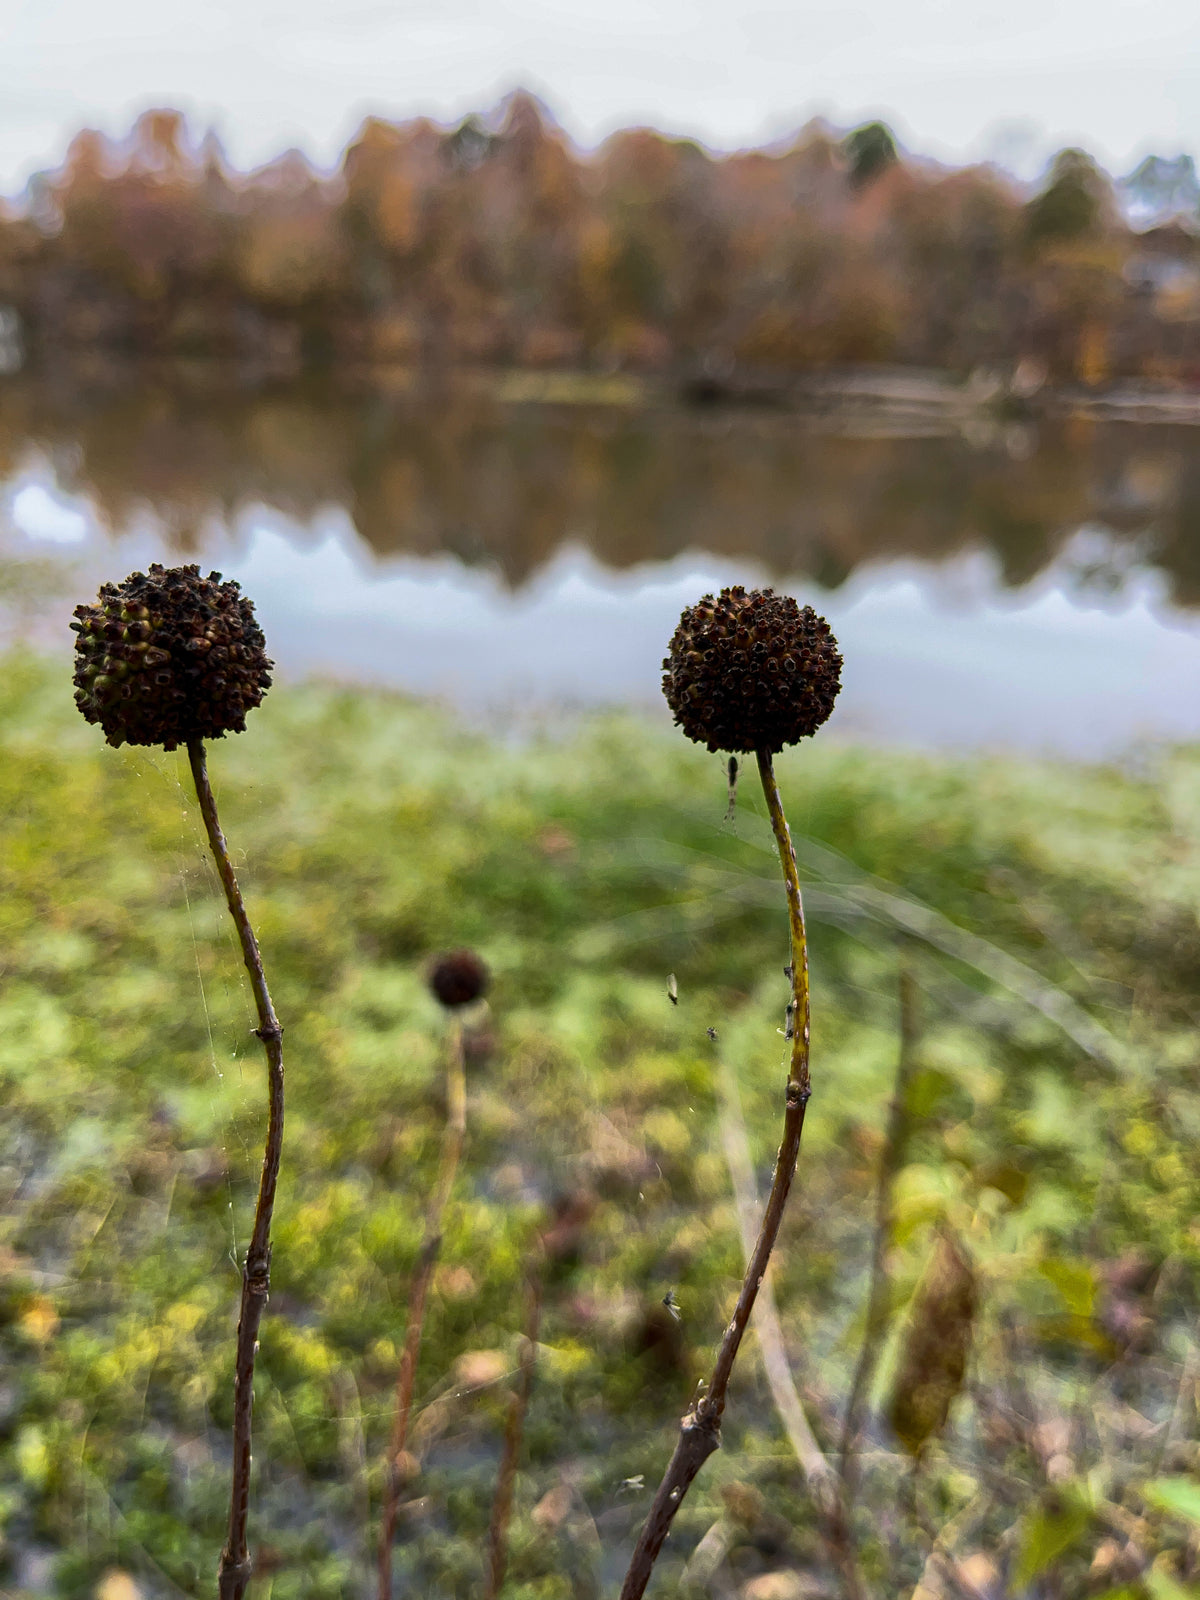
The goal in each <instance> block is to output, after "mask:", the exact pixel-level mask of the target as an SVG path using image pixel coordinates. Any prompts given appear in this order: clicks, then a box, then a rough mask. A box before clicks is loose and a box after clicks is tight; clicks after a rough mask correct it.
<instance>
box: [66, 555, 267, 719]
mask: <svg viewBox="0 0 1200 1600" xmlns="http://www.w3.org/2000/svg"><path fill="white" fill-rule="evenodd" d="M75 617H76V621H74V622H73V623H72V624H71V626H72V628H74V630H75V633H76V639H75V702H76V704H77V705H78V707H79V709H80V711H81V712H82V713H83V715H84V716H85V717H86V718H87V720H88V721H89V722H97V723H99V724H100V726H101V728H103V730H104V736H105V738H106V739H107V740H108V742H109V744H112V745H122V744H151V745H153V744H160V745H162V747H163V748H164V749H165V750H174V749H175V748H176V746H177V745H181V744H186V743H187V742H188V741H189V740H191V739H219V738H221V736H222V735H223V734H226V733H240V732H241V731H242V730H243V728H245V726H246V713H247V711H252V710H253V709H254V707H255V706H257V705H259V704H260V703H261V702H262V698H263V695H264V694H266V692H267V690H268V689H269V688H270V686H271V675H270V669H271V666H272V665H273V663H272V662H270V661H268V659H267V654H266V640H265V639H264V638H263V632H262V629H261V628H260V627H259V625H258V623H257V622H256V621H255V618H254V607H253V605H252V604H251V603H250V601H249V600H247V599H246V597H245V596H244V595H243V594H242V591H241V588H240V586H239V585H238V584H237V583H235V582H234V581H233V580H232V579H230V580H229V581H228V582H222V581H221V574H220V573H219V572H210V573H209V575H208V577H207V578H202V577H201V576H200V568H199V567H196V566H190V567H163V566H160V565H159V564H158V563H157V562H155V564H154V565H153V566H152V567H151V568H150V570H149V572H133V573H131V574H130V575H129V577H128V578H126V579H125V581H124V583H106V584H104V585H103V587H102V588H101V590H100V594H99V596H98V598H97V600H96V602H95V604H94V605H89V606H76V607H75Z"/></svg>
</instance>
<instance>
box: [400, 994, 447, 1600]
mask: <svg viewBox="0 0 1200 1600" xmlns="http://www.w3.org/2000/svg"><path fill="white" fill-rule="evenodd" d="M466 1131H467V1085H466V1072H465V1065H464V1041H463V1029H462V1023H461V1022H458V1021H457V1020H455V1021H454V1022H453V1023H452V1024H451V1027H450V1039H449V1054H448V1059H447V1062H446V1126H445V1129H444V1130H443V1133H442V1155H441V1161H440V1162H439V1164H438V1175H437V1179H436V1181H435V1183H434V1186H433V1193H432V1194H431V1195H430V1197H429V1208H428V1210H427V1211H426V1213H425V1237H424V1238H423V1240H422V1241H421V1253H420V1255H419V1257H418V1258H417V1270H416V1272H415V1274H414V1275H413V1281H412V1288H411V1289H410V1291H409V1296H408V1327H407V1329H406V1330H405V1334H404V1351H403V1353H402V1355H401V1357H400V1370H399V1372H398V1373H397V1374H396V1411H395V1415H394V1417H393V1419H392V1437H391V1441H390V1443H389V1445H388V1460H387V1479H386V1488H385V1490H384V1500H383V1515H382V1517H381V1520H380V1528H379V1557H378V1570H379V1600H391V1593H392V1545H393V1543H394V1541H395V1537H396V1518H397V1516H398V1514H399V1510H400V1492H401V1490H402V1489H403V1487H404V1472H403V1455H404V1447H405V1445H406V1444H407V1443H408V1425H409V1422H410V1420H411V1418H412V1405H413V1391H414V1389H415V1387H416V1381H417V1362H418V1360H419V1359H420V1355H421V1335H422V1333H423V1331H424V1328H425V1302H426V1300H427V1299H428V1297H429V1285H430V1283H431V1282H432V1280H433V1269H434V1267H435V1266H436V1265H437V1258H438V1254H439V1252H440V1250H441V1247H442V1213H443V1212H444V1211H445V1209H446V1202H447V1201H448V1200H449V1198H450V1191H451V1190H452V1189H453V1187H454V1177H455V1174H456V1173H457V1171H458V1162H459V1157H460V1156H461V1155H462V1147H463V1140H464V1138H465V1136H466Z"/></svg>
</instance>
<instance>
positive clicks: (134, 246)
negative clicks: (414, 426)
mask: <svg viewBox="0 0 1200 1600" xmlns="http://www.w3.org/2000/svg"><path fill="white" fill-rule="evenodd" d="M1198 203H1200V194H1198V192H1197V185H1196V178H1195V171H1194V168H1193V167H1192V165H1191V163H1190V161H1189V160H1188V159H1187V158H1184V157H1181V158H1180V159H1179V160H1178V161H1167V160H1163V159H1161V158H1157V157H1151V158H1148V159H1147V161H1145V162H1143V163H1142V165H1141V166H1140V167H1139V168H1138V169H1137V171H1136V172H1134V173H1132V174H1130V176H1129V177H1128V178H1127V179H1125V180H1123V184H1122V186H1121V187H1120V189H1118V187H1116V186H1114V185H1113V183H1112V182H1111V180H1110V179H1109V178H1108V176H1107V175H1106V174H1105V173H1103V172H1102V171H1101V170H1100V169H1099V168H1098V167H1097V165H1096V164H1095V163H1094V162H1093V161H1092V160H1091V159H1090V157H1088V156H1087V155H1086V154H1085V153H1084V152H1082V151H1079V150H1065V151H1062V152H1061V153H1060V154H1059V155H1058V156H1057V157H1056V158H1055V160H1054V162H1053V163H1052V165H1051V167H1050V169H1049V171H1048V173H1047V175H1046V177H1045V180H1044V182H1043V183H1042V185H1041V187H1040V188H1039V189H1038V190H1037V192H1035V193H1033V194H1032V195H1030V194H1028V193H1027V192H1025V191H1024V190H1022V188H1021V187H1020V186H1019V185H1018V184H1017V183H1016V182H1015V180H1012V179H1010V178H1009V177H1007V176H1006V175H1005V174H1003V173H1002V172H1000V171H999V170H997V169H996V168H994V167H988V166H977V167H969V168H965V169H961V170H947V169H945V168H942V167H939V166H936V165H935V164H933V163H930V162H925V161H922V160H919V159H916V158H912V157H908V156H906V155H904V154H903V153H902V152H901V151H900V150H899V149H898V148H897V145H896V142H895V140H894V138H893V137H892V135H891V133H890V131H889V130H888V129H887V128H886V127H885V126H884V125H883V124H881V123H869V124H867V125H865V126H864V127H862V128H858V129H855V130H854V131H853V132H852V133H850V134H849V135H848V136H846V137H844V138H843V137H839V136H838V135H837V134H835V132H834V131H833V130H831V129H830V128H829V127H828V126H826V125H825V124H823V123H820V122H814V123H811V124H810V125H809V126H808V127H806V128H805V129H803V130H802V131H801V132H800V133H799V134H798V135H797V136H796V137H795V138H794V139H793V140H792V141H791V142H790V143H787V144H783V145H779V146H775V147H772V148H769V149H754V150H744V151H739V152H737V153H734V154H731V155H722V156H716V155H713V154H711V153H710V152H708V151H706V150H704V149H703V148H702V147H701V146H700V145H698V144H696V143H694V142H692V141H689V140H684V139H673V138H667V137H665V136H663V135H661V134H659V133H656V132H654V131H652V130H649V129H630V130H626V131H622V132H619V133H617V134H614V135H613V136H612V137H611V138H610V139H609V140H608V141H607V142H606V143H605V144H603V145H602V146H601V147H600V149H599V150H597V151H596V152H594V153H591V154H584V153H581V152H579V151H577V150H575V149H574V148H573V147H572V145H571V144H570V142H569V140H568V139H567V137H566V135H565V134H564V133H563V132H562V130H561V129H560V128H558V127H557V126H556V125H555V123H554V122H553V120H552V118H551V117H550V116H549V115H548V113H547V112H546V110H545V109H544V107H542V106H541V105H540V104H539V103H538V102H537V101H536V100H534V99H533V98H532V97H531V96H530V95H528V94H526V93H523V92H518V93H515V94H513V95H511V96H510V97H509V98H508V99H507V100H505V101H504V102H503V103H502V105H501V106H500V107H499V108H498V109H497V110H496V111H495V112H494V113H492V114H491V115H489V116H487V117H474V116H472V117H468V118H467V119H466V120H465V121H464V122H462V123H461V124H460V125H459V126H458V127H456V128H453V129H446V128H443V127H439V126H437V125H435V124H434V123H432V122H431V121H429V120H427V119H418V120H416V121H412V122H407V123H391V122H386V121H383V120H381V119H378V118H370V119H368V120H367V121H366V122H365V123H364V125H363V126H362V128H361V129H360V130H359V132H358V134H357V136H356V137H355V138H354V140H353V141H352V143H351V144H350V145H349V147H348V148H347V150H346V151H345V154H344V156H343V158H342V161H341V163H340V166H339V167H338V169H337V171H336V172H334V173H332V174H322V173H319V172H317V171H315V170H314V169H313V167H312V166H311V165H310V164H309V162H308V161H307V160H306V158H305V157H304V156H303V155H302V154H301V153H300V152H298V151H295V150H291V151H288V152H287V153H286V154H284V155H282V156H280V157H279V158H278V159H277V160H275V161H273V162H271V163H269V164H268V165H267V166H264V167H262V168H259V169H258V170H256V171H254V172H251V173H249V174H242V173H238V172H236V171H235V170H233V168H232V167H231V165H230V163H229V162H228V160H227V159H226V157H225V155H224V154H223V152H222V150H221V147H220V144H219V143H218V141H217V140H216V138H215V137H214V136H213V135H212V134H209V135H207V136H206V137H205V138H203V139H202V140H201V141H200V142H199V143H195V142H193V141H192V139H191V138H190V136H189V131H188V129H187V127H186V124H185V121H184V118H183V117H182V116H181V115H180V114H179V113H178V112H175V111H168V110H162V111H151V112H147V113H146V114H145V115H143V116H142V117H141V118H140V119H139V120H138V121H137V123H136V125H135V126H134V128H133V129H132V131H131V133H130V134H129V136H128V137H127V138H126V139H125V140H123V141H120V142H114V141H112V140H110V139H108V138H106V137H105V136H103V135H102V134H99V133H96V132H90V131H89V132H82V133H80V134H79V135H77V137H76V138H75V139H74V141H73V142H72V144H71V146H70V148H69V150H68V152H67V155H66V158H65V160H64V162H63V164H62V166H61V167H60V168H58V169H57V170H55V171H51V172H46V173H43V174H40V175H39V176H38V177H37V178H35V179H34V180H33V181H32V182H31V183H30V185H29V188H28V191H27V194H26V196H25V197H24V199H23V200H22V202H20V203H19V204H11V205H9V206H7V207H6V208H5V209H4V211H3V213H2V214H0V302H3V303H5V304H6V305H7V306H9V307H11V308H12V310H13V311H15V313H16V314H17V316H18V317H19V319H20V325H21V330H22V337H23V341H24V344H25V346H26V349H27V351H28V352H29V354H31V355H32V356H33V357H34V358H35V359H36V358H37V357H38V356H39V355H40V354H49V353H54V352H57V351H76V350H90V351H95V350H102V351H106V352H108V351H111V352H113V353H119V354H123V355H134V356H137V355H148V354H149V355H170V356H192V355H204V356H218V357H226V358H236V359H240V360H245V361H253V362H258V363H261V364H265V365H266V366H268V367H271V368H276V369H282V370H291V371H294V370H300V369H303V368H311V367H320V366H321V365H334V364H337V365H345V364H354V363H364V364H379V363H392V364H400V365H441V364H446V363H458V364H470V365H516V366H524V367H535V368H537V367H547V368H555V367H557V368H576V369H595V370H601V371H604V370H614V369H622V370H630V371H651V372H653V371H664V372H670V373H673V374H680V375H685V376H686V375H694V376H696V377H698V378H706V379H711V380H713V381H718V382H724V381H727V380H729V379H730V378H731V377H732V376H733V375H735V374H739V373H750V374H759V373H764V374H770V373H778V374H780V375H781V376H784V377H786V375H787V374H789V373H794V372H801V371H804V370H808V369H812V368H818V367H827V366H838V365H847V364H858V363H871V362H887V363H899V364H915V365H921V366H936V367H942V368H947V369H950V370H954V371H963V372H965V371H971V370H976V369H979V368H989V369H997V370H999V371H1000V372H1002V373H1013V372H1016V373H1018V374H1021V377H1020V381H1019V383H1018V387H1021V386H1022V385H1024V384H1027V383H1028V382H1030V381H1033V382H1037V381H1041V379H1043V378H1048V379H1050V380H1051V381H1058V382H1064V381H1066V382H1071V381H1083V382H1088V383H1096V382H1102V381H1105V380H1107V379H1109V378H1112V377H1142V378H1149V379H1155V380H1159V381H1184V382H1187V381H1196V380H1200V242H1198V240H1197V236H1196V234H1195V233H1194V232H1193V229H1192V227H1191V226H1190V225H1189V224H1190V223H1194V222H1195V221H1196V215H1197V207H1198ZM1135 223H1136V224H1137V226H1135V225H1134V224H1135ZM1139 229H1140V231H1139Z"/></svg>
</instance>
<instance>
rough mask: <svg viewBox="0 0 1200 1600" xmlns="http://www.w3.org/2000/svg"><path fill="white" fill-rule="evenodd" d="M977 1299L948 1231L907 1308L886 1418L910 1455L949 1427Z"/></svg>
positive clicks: (968, 1268) (969, 1268)
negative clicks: (947, 1425)
mask: <svg viewBox="0 0 1200 1600" xmlns="http://www.w3.org/2000/svg"><path fill="white" fill-rule="evenodd" d="M977 1301H978V1293H977V1288H976V1282H975V1269H974V1267H973V1265H972V1263H971V1258H970V1256H969V1255H968V1254H967V1251H966V1248H965V1246H963V1245H962V1244H961V1243H960V1241H959V1240H958V1239H957V1238H956V1237H955V1235H954V1234H953V1233H952V1232H950V1230H949V1229H944V1230H943V1231H942V1232H941V1233H940V1234H939V1236H938V1241H937V1244H936V1246H935V1247H934V1252H933V1256H932V1258H931V1260H930V1262H929V1266H928V1267H927V1269H926V1272H925V1276H924V1278H923V1279H922V1280H921V1283H920V1286H919V1287H918V1289H917V1292H916V1294H915V1295H914V1297H913V1302H912V1305H911V1307H910V1309H909V1314H908V1326H907V1327H906V1329H905V1331H904V1338H903V1342H902V1344H901V1347H900V1360H899V1363H898V1365H897V1367H896V1376H895V1378H894V1379H893V1382H892V1395H891V1399H890V1401H889V1402H888V1420H889V1422H890V1423H891V1425H892V1429H893V1431H894V1432H895V1434H896V1437H897V1438H898V1439H899V1441H900V1443H901V1444H902V1445H903V1446H904V1448H905V1449H906V1450H907V1451H908V1453H909V1454H910V1455H913V1456H916V1455H919V1454H920V1453H921V1451H922V1449H923V1448H924V1447H925V1445H926V1444H927V1442H928V1441H929V1440H930V1439H932V1438H934V1437H935V1436H936V1435H937V1434H939V1433H940V1432H941V1431H942V1429H943V1428H944V1427H945V1426H946V1419H947V1418H948V1417H949V1415H950V1407H951V1405H953V1403H954V1400H955V1397H956V1396H957V1394H958V1392H959V1390H960V1389H961V1388H962V1382H963V1378H964V1376H965V1375H966V1370H967V1356H968V1355H969V1353H970V1349H971V1328H972V1325H973V1323H974V1321H975V1310H976V1305H977Z"/></svg>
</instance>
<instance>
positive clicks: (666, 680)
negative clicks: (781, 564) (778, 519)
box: [663, 584, 842, 755]
mask: <svg viewBox="0 0 1200 1600" xmlns="http://www.w3.org/2000/svg"><path fill="white" fill-rule="evenodd" d="M841 671H842V658H841V656H840V655H839V654H838V648H837V640H836V639H835V638H834V637H833V634H832V633H831V632H830V631H829V624H828V623H827V622H826V621H825V618H824V617H819V616H818V615H817V613H816V612H815V611H814V610H813V608H812V607H811V606H799V605H797V603H796V601H795V600H793V599H792V598H791V596H790V595H783V594H776V593H775V591H774V590H773V589H743V588H742V586H741V585H740V584H738V585H736V586H735V587H734V588H732V589H722V590H721V592H720V594H719V595H718V596H717V597H716V599H715V600H714V599H713V597H712V595H711V594H706V595H705V596H704V598H703V599H702V600H701V601H700V602H699V603H698V604H697V605H694V606H688V608H687V609H686V610H685V611H684V613H683V615H682V616H681V617H680V619H679V626H678V627H677V628H676V629H675V633H674V635H673V637H672V639H671V644H670V654H669V655H668V656H667V657H666V658H665V660H664V661H663V693H664V694H665V695H666V697H667V704H668V705H669V706H670V707H671V710H672V711H673V712H674V713H675V721H676V722H677V723H678V724H679V725H680V727H681V728H682V729H683V731H684V733H686V734H687V736H688V738H689V739H694V740H695V741H696V743H697V744H703V745H707V746H708V748H709V749H710V750H731V751H751V750H767V751H769V752H770V753H771V754H772V755H774V754H776V753H777V752H778V751H780V750H782V749H783V747H784V746H785V745H789V744H795V743H796V741H797V740H798V739H804V738H806V737H807V736H808V735H809V734H812V733H815V732H816V731H817V729H818V728H819V727H820V726H821V724H822V723H823V722H824V721H825V720H826V718H827V717H828V716H829V714H830V712H831V711H832V710H833V702H834V701H835V700H836V699H837V693H838V689H839V688H840V687H841Z"/></svg>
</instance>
